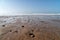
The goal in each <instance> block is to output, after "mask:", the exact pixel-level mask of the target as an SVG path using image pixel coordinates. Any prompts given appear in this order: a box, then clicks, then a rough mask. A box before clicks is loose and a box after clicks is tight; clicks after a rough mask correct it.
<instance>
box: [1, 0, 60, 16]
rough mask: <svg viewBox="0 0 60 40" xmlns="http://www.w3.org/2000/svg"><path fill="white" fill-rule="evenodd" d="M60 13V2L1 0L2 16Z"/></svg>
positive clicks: (46, 0) (54, 0) (51, 0)
mask: <svg viewBox="0 0 60 40" xmlns="http://www.w3.org/2000/svg"><path fill="white" fill-rule="evenodd" d="M41 12H48V13H60V0H0V14H1V15H3V14H9V13H11V14H12V13H41Z"/></svg>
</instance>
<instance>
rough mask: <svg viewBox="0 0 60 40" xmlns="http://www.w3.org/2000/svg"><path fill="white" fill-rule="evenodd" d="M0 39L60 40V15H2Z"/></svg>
mask: <svg viewBox="0 0 60 40" xmlns="http://www.w3.org/2000/svg"><path fill="white" fill-rule="evenodd" d="M0 40H60V16H57V15H55V16H54V15H52V16H51V15H48V16H47V15H45V16H44V15H23V16H22V15H20V16H1V17H0Z"/></svg>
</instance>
